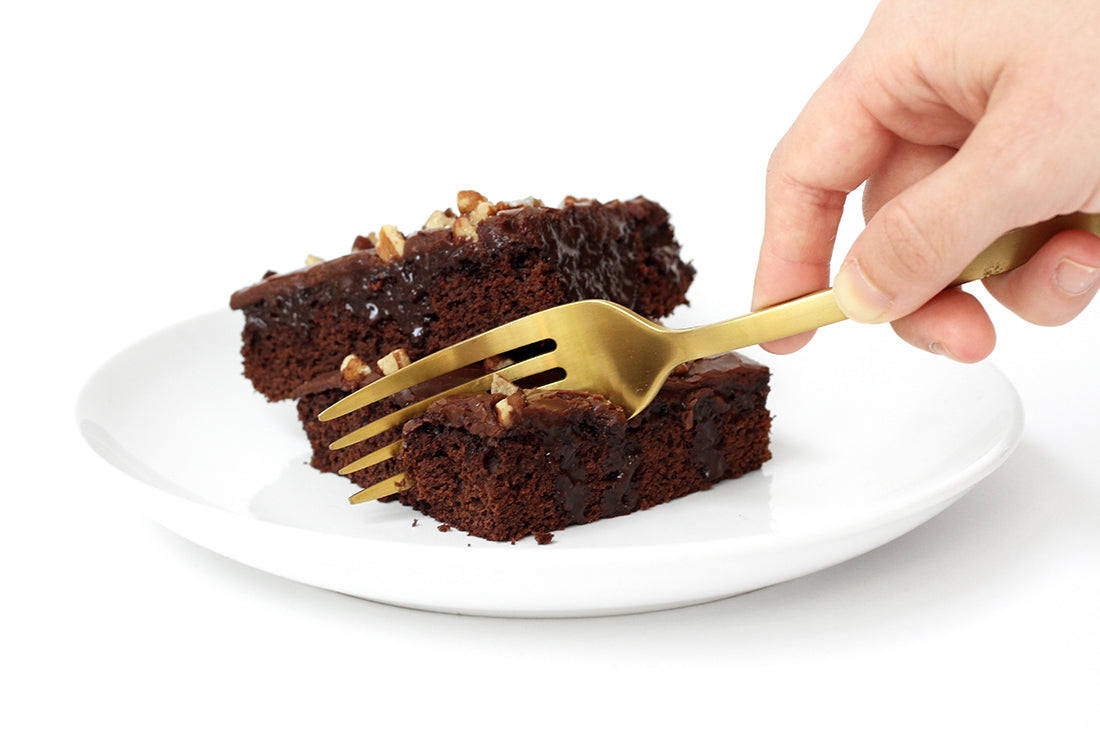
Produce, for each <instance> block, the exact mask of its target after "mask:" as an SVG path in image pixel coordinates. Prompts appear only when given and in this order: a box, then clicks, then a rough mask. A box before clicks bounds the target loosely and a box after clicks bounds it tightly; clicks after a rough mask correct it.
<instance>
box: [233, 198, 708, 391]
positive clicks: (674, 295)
mask: <svg viewBox="0 0 1100 733" xmlns="http://www.w3.org/2000/svg"><path fill="white" fill-rule="evenodd" d="M463 193H464V194H472V193H473V192H463ZM473 195H474V196H475V197H477V198H476V199H474V200H475V201H477V202H478V203H477V206H476V208H475V207H474V206H473V205H470V204H468V203H464V200H463V197H462V195H460V199H459V206H460V212H461V214H455V213H454V212H452V211H450V210H448V211H447V212H437V214H436V215H433V217H432V219H430V220H429V223H428V225H430V226H431V227H432V228H425V229H423V230H421V231H418V232H417V233H415V234H413V235H411V236H409V237H407V238H406V237H404V235H402V234H401V233H400V232H397V231H396V230H394V229H393V228H392V227H389V228H386V227H384V228H383V230H382V233H381V234H380V235H376V236H373V237H371V238H369V239H368V238H365V237H361V238H359V239H357V240H356V247H357V250H356V251H353V252H352V253H351V254H349V255H346V256H343V257H340V258H338V259H334V260H329V261H325V262H319V263H316V264H313V265H311V266H308V267H306V268H304V269H302V270H297V271H295V272H292V273H287V274H284V275H275V274H271V273H269V274H268V275H267V276H265V278H264V279H263V280H262V281H261V282H259V283H257V284H255V285H253V286H251V287H248V288H244V289H242V290H239V291H237V292H236V293H234V294H233V296H232V298H231V299H230V306H231V307H232V308H235V309H238V310H241V311H242V312H243V313H244V315H245V325H244V330H243V333H242V342H243V344H242V348H241V353H242V356H243V358H244V373H245V376H247V377H248V378H249V379H250V380H251V381H252V383H253V385H254V386H255V388H256V389H257V390H258V391H259V392H261V393H262V394H264V395H265V396H266V397H267V398H268V399H269V400H280V399H285V398H288V397H290V396H291V395H292V393H294V391H295V390H296V389H298V388H299V387H300V386H301V385H302V384H304V383H306V382H309V381H310V380H314V379H316V378H318V377H322V376H323V375H325V374H326V373H331V372H333V371H334V370H336V369H337V368H338V366H339V364H340V362H341V360H342V359H343V358H344V357H345V356H346V355H348V354H351V353H355V354H358V355H360V356H361V357H362V358H363V359H365V360H367V361H373V360H375V359H377V358H378V357H380V356H381V355H383V354H386V353H389V352H390V351H392V350H394V349H397V348H403V349H405V350H406V351H407V352H408V354H409V356H410V357H411V358H413V359H417V358H420V357H421V356H423V355H425V354H427V353H430V352H432V351H436V350H438V349H440V348H442V347H445V346H448V345H450V344H452V343H455V342H457V341H460V340H462V339H464V338H468V337H470V336H473V335H475V334H478V333H481V332H483V331H485V330H488V329H489V328H492V327H495V326H498V325H500V324H502V323H506V322H508V321H510V320H513V319H515V318H519V317H521V316H524V315H528V314H530V313H534V312H536V311H539V310H543V309H545V308H549V307H552V306H555V305H560V304H562V303H566V302H570V301H574V300H582V299H586V298H603V299H607V300H612V301H615V302H617V303H621V304H623V305H625V306H627V307H629V308H631V309H633V310H635V311H637V312H638V313H640V314H642V315H644V316H647V317H650V318H660V317H663V316H665V315H668V314H669V313H670V312H671V311H672V310H673V309H674V308H675V307H676V306H677V305H680V304H682V303H685V302H686V298H685V295H684V294H685V292H686V290H687V287H688V285H690V283H691V280H692V278H693V277H694V268H692V266H691V265H690V264H687V263H685V262H683V261H682V260H681V259H680V255H679V251H680V246H679V244H678V243H677V242H676V239H675V236H674V233H673V230H672V227H671V225H670V224H669V220H668V219H669V218H668V213H667V212H666V211H665V210H664V209H663V208H662V207H661V206H660V205H658V204H656V203H654V202H652V201H648V200H646V199H644V198H636V199H633V200H630V201H612V202H609V203H606V204H601V203H599V202H597V201H590V200H577V199H566V201H565V202H563V204H562V205H561V206H560V207H558V208H554V207H548V206H544V205H542V204H541V203H540V202H533V203H524V204H517V205H509V204H495V205H489V204H488V202H487V201H485V200H484V198H483V197H480V196H479V195H477V194H473ZM467 198H469V197H467ZM475 222H476V223H475ZM428 225H426V226H428Z"/></svg>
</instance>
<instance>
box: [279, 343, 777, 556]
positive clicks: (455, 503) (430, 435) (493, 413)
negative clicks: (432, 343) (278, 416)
mask: <svg viewBox="0 0 1100 733" xmlns="http://www.w3.org/2000/svg"><path fill="white" fill-rule="evenodd" d="M349 376H351V377H352V379H350V380H349V379H346V378H344V377H342V376H341V377H337V378H335V381H333V382H331V383H328V384H325V383H323V382H318V383H317V384H316V387H317V388H319V389H320V390H321V391H318V392H315V393H313V394H310V395H305V396H303V398H302V399H301V401H300V402H299V417H300V418H301V420H302V424H303V426H304V427H305V430H306V433H307V435H308V436H309V439H310V442H311V444H312V446H313V460H312V464H313V465H314V466H315V467H316V468H318V469H320V470H322V471H333V472H335V471H337V470H338V469H339V467H340V466H342V465H345V464H346V463H348V462H350V461H351V460H354V459H355V458H358V457H359V456H360V455H365V454H366V453H368V452H370V451H371V450H374V449H375V448H377V447H380V446H381V445H383V444H385V443H387V442H390V441H391V440H394V439H396V436H394V435H389V436H384V437H383V436H380V437H379V438H376V439H374V440H373V441H371V442H370V443H369V444H366V445H361V446H355V447H353V448H350V449H348V450H345V451H337V452H333V451H330V450H328V445H329V443H330V442H331V441H332V440H334V439H335V438H336V437H338V436H339V435H341V434H343V433H344V432H347V431H348V430H350V429H352V428H353V427H355V426H356V425H357V424H360V423H362V422H365V421H367V420H370V419H373V418H374V417H377V416H381V415H382V414H384V413H385V412H388V411H390V410H393V409H396V408H398V407H400V406H401V405H403V404H406V403H408V402H411V401H412V400H413V399H415V398H416V395H413V394H404V395H399V396H397V397H396V398H395V399H394V400H393V401H392V402H390V404H383V405H380V406H375V408H374V414H367V415H352V416H347V417H345V418H338V419H337V420H335V421H332V422H329V423H321V422H319V421H317V420H316V417H315V415H316V414H317V411H319V410H320V409H323V408H324V407H326V406H328V405H329V404H331V403H332V402H334V401H335V400H337V399H339V398H341V397H343V396H344V395H345V394H347V392H348V391H350V390H351V389H354V388H356V387H357V386H358V385H359V384H361V383H365V382H362V381H360V382H356V381H355V380H354V375H349ZM466 376H467V377H468V376H473V375H472V374H468V375H466ZM768 379H769V372H768V369H767V368H766V367H764V366H762V365H760V364H757V363H756V362H753V361H751V360H749V359H746V358H744V357H741V356H739V355H738V354H735V353H730V354H725V355H722V356H720V357H714V358H710V359H702V360H700V361H697V362H695V363H693V364H691V365H685V366H683V367H681V368H680V369H678V370H677V372H676V373H674V374H673V375H672V376H671V377H670V378H669V380H668V382H666V384H665V386H664V388H663V389H662V390H661V392H660V393H659V394H658V396H657V398H656V399H655V400H654V402H653V403H652V404H651V405H650V406H649V407H648V408H647V409H646V410H645V411H644V412H643V413H642V414H640V415H639V416H638V417H636V418H634V419H633V420H630V421H627V419H626V415H625V414H624V412H623V410H622V409H621V408H619V407H618V406H617V405H614V404H612V403H610V402H608V401H607V400H606V399H604V398H603V397H601V396H599V395H591V394H581V393H577V392H568V391H558V390H522V389H518V388H515V387H514V385H509V384H508V383H507V382H504V380H500V382H501V383H503V384H504V385H506V386H505V387H504V388H496V389H495V390H494V391H493V392H484V393H477V394H471V395H461V396H456V397H449V398H446V399H443V400H440V401H438V402H436V403H435V404H434V405H432V406H431V407H430V408H429V409H428V411H427V412H425V413H424V414H423V415H421V416H419V417H417V418H414V419H413V420H411V421H409V422H408V423H407V424H406V425H405V427H404V430H403V433H402V435H401V437H402V438H403V440H404V443H405V445H404V449H403V450H402V453H401V456H400V457H399V458H398V459H397V460H396V461H391V462H389V463H388V464H381V465H378V466H374V467H371V468H370V469H366V470H365V471H362V472H358V473H355V474H352V475H351V476H350V477H349V478H351V479H352V481H354V482H355V483H357V484H359V485H361V486H364V487H365V486H370V485H371V484H373V483H375V482H376V481H379V480H381V479H383V478H385V477H386V476H388V475H390V474H393V473H396V472H398V471H401V470H404V471H406V472H407V474H408V476H409V477H410V481H409V484H410V488H407V489H406V490H405V491H403V492H401V493H399V494H396V495H395V497H396V499H397V501H400V502H401V503H403V504H407V505H409V506H411V507H413V508H415V509H417V510H419V511H421V512H423V513H424V514H427V515H429V516H432V517H434V518H435V519H437V520H439V521H441V522H444V523H446V524H449V525H451V526H452V527H454V528H457V529H461V530H463V531H466V532H469V533H470V534H473V535H475V536H479V537H484V538H486V539H490V540H498V541H515V540H518V539H520V538H522V537H524V536H526V535H529V534H534V535H536V537H538V538H539V539H540V541H545V540H546V539H547V537H548V533H550V532H554V531H557V530H560V529H564V528H565V527H567V526H569V525H571V524H584V523H588V522H593V521H596V520H597V519H601V518H605V517H615V516H620V515H623V514H629V513H631V512H634V511H638V510H641V509H647V508H649V507H652V506H655V505H657V504H661V503H664V502H667V501H671V500H672V499H675V498H677V497H680V496H684V495H687V494H690V493H693V492H696V491H700V490H703V489H707V488H709V487H711V486H712V485H714V484H715V483H717V482H718V481H721V480H724V479H728V478H735V477H737V476H740V475H742V474H743V473H746V472H748V471H753V470H756V469H757V468H759V467H760V466H761V465H762V464H763V463H764V462H765V461H767V460H768V459H769V458H770V455H771V454H770V452H769V449H768V435H769V430H770V426H771V416H770V414H769V413H768V410H767V407H766V400H767V395H768V389H769V387H768ZM367 381H369V378H368V380H367ZM436 386H443V385H436ZM395 464H397V465H395Z"/></svg>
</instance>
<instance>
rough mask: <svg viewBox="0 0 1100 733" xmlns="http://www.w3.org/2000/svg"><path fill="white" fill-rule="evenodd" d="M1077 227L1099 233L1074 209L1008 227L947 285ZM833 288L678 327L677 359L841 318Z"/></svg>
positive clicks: (997, 268) (1097, 225)
mask: <svg viewBox="0 0 1100 733" xmlns="http://www.w3.org/2000/svg"><path fill="white" fill-rule="evenodd" d="M1070 229H1083V230H1085V231H1088V232H1092V233H1093V234H1096V235H1100V214H1086V213H1083V212H1076V213H1073V214H1065V215H1063V216H1056V217H1054V218H1053V219H1049V220H1047V221H1044V222H1040V223H1038V224H1033V225H1031V226H1027V227H1021V228H1019V229H1013V230H1012V231H1010V232H1008V233H1007V234H1004V235H1002V236H1000V237H998V238H997V240H996V241H995V242H993V244H991V245H989V246H988V247H986V248H985V249H984V250H982V252H981V253H979V254H978V256H977V257H975V258H974V259H973V260H972V261H971V262H970V264H969V265H967V266H966V268H965V269H964V270H963V271H962V272H961V273H960V274H959V276H958V277H957V278H955V280H954V281H952V283H951V285H950V286H949V287H954V286H956V285H962V284H963V283H968V282H972V281H974V280H982V279H984V278H987V277H990V276H992V275H999V274H1000V273H1002V272H1008V271H1009V270H1014V269H1015V268H1017V267H1019V266H1020V265H1022V264H1024V263H1025V262H1027V261H1028V260H1030V259H1031V258H1032V256H1033V255H1034V254H1035V253H1036V252H1038V251H1039V249H1040V248H1041V247H1042V246H1043V245H1044V244H1046V242H1047V241H1049V240H1050V238H1051V237H1053V236H1054V235H1055V234H1057V233H1059V232H1063V231H1067V230H1070ZM846 317H847V316H845V315H844V313H843V312H841V310H840V308H839V307H838V306H837V304H836V299H835V298H834V297H833V289H832V288H827V289H825V290H819V291H817V292H815V293H810V294H809V295H803V296H802V297H800V298H795V299H794V300H788V301H786V302H785V303H780V304H778V305H773V306H770V307H768V308H764V309H762V310H759V311H756V312H755V313H750V314H748V315H746V316H741V317H740V318H734V319H732V320H728V321H722V322H720V323H715V324H712V325H709V326H702V327H699V328H691V329H683V330H681V331H678V332H677V333H678V334H680V336H679V340H680V341H681V344H680V348H681V351H682V355H683V356H684V359H683V361H692V360H694V359H700V358H703V357H705V356H711V355H713V354H720V353H722V352H724V351H730V350H733V349H741V348H745V347H746V346H753V345H755V344H760V343H764V342H766V341H774V340H775V339H780V338H785V337H787V336H794V335H796V334H799V333H805V332H806V331H812V330H813V329H815V328H820V327H822V326H828V325H829V324H831V323H837V322H838V321H843V320H844V319H845V318H846Z"/></svg>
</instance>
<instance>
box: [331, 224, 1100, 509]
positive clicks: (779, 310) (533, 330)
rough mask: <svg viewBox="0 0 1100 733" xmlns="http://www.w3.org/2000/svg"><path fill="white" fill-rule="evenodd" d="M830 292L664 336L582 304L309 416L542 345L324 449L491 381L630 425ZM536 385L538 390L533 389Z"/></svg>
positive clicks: (1010, 262)
mask: <svg viewBox="0 0 1100 733" xmlns="http://www.w3.org/2000/svg"><path fill="white" fill-rule="evenodd" d="M1067 229H1084V230H1087V231H1091V232H1093V233H1096V234H1100V214H1084V213H1080V212H1079V213H1076V214H1068V215H1065V216H1059V217H1055V218H1054V219H1051V220H1049V221H1046V222H1042V223H1040V224H1036V225H1033V226H1029V227H1024V228H1021V229H1015V230H1013V231H1011V232H1009V233H1007V234H1005V235H1004V236H1002V237H1000V238H999V239H997V241H995V242H994V243H993V244H992V245H990V246H989V247H988V248H987V249H985V250H984V251H983V252H982V253H981V254H979V255H978V257H977V258H975V259H974V261H973V262H971V263H970V265H968V266H967V267H966V269H965V270H963V271H962V273H960V275H959V277H958V278H956V279H955V281H954V282H953V283H952V286H954V285H960V284H962V283H966V282H971V281H973V280H980V279H982V278H986V277H989V276H991V275H996V274H998V273H1002V272H1007V271H1008V270H1011V269H1013V268H1016V267H1019V266H1020V265H1022V264H1024V263H1025V262H1027V261H1028V259H1030V258H1031V256H1032V255H1034V254H1035V252H1037V251H1038V250H1039V248H1040V247H1041V246H1042V245H1043V244H1044V243H1045V242H1046V241H1047V240H1049V239H1050V237H1052V236H1053V235H1054V234H1057V233H1058V232H1060V231H1064V230H1067ZM844 318H845V316H844V314H843V313H841V311H840V309H839V308H838V307H837V305H836V301H835V300H834V298H833V292H832V289H831V288H830V289H827V290H821V291H818V292H816V293H811V294H810V295H805V296H803V297H801V298H796V299H794V300H791V301H788V302H786V303H781V304H779V305H775V306H772V307H770V308H765V309H763V310H760V311H756V312H754V313H750V314H748V315H744V316H741V317H739V318H734V319H732V320H728V321H723V322H721V323H715V324H712V325H708V326H699V327H697V328H687V329H668V328H665V327H663V326H660V325H658V324H656V323H654V322H652V321H650V320H647V319H645V318H642V317H641V316H639V315H637V314H636V313H634V312H633V311H631V310H629V309H627V308H624V307H623V306H621V305H617V304H615V303H611V302H608V301H603V300H584V301H579V302H576V303H568V304H566V305H561V306H558V307H556V308H551V309H549V310H545V311H542V312H540V313H535V314H532V315H529V316H526V317H524V318H520V319H518V320H515V321H512V322H511V323H508V324H505V325H503V326H500V327H498V328H494V329H492V330H490V331H487V332H485V333H483V334H480V335H478V336H474V337H473V338H470V339H467V340H465V341H462V342H460V343H458V344H455V345H454V346H450V347H448V348H446V349H442V350H441V351H438V352H436V353H434V354H430V355H428V356H426V357H424V358H423V359H420V360H418V361H416V362H413V363H412V364H411V365H409V366H407V367H405V368H403V369H400V370H398V371H396V372H394V373H392V374H390V375H388V376H385V377H383V378H382V379H379V380H378V381H376V382H374V383H372V384H369V385H367V386H366V387H364V388H362V389H360V390H358V391H357V392H354V393H352V394H350V395H348V396H347V397H345V398H344V399H342V400H340V401H339V402H337V403H336V404H334V405H332V406H331V407H329V408H328V409H326V410H324V411H323V412H321V414H320V415H319V416H318V417H319V419H321V420H332V419H334V418H337V417H341V416H343V415H347V414H349V413H351V412H354V411H355V410H358V409H360V408H362V407H365V406H366V405H369V404H372V403H374V402H377V401H378V400H380V399H384V398H386V397H389V396H392V395H395V394H397V393H399V392H401V391H402V390H405V389H408V388H410V387H413V386H415V385H418V384H421V383H423V382H425V381H427V380H429V379H432V378H434V377H438V376H440V375H443V374H447V373H449V372H452V371H454V370H456V369H460V368H463V367H466V366H468V365H471V364H477V363H478V362H481V361H482V360H484V359H487V358H490V357H493V356H496V355H500V354H502V353H504V352H512V351H515V350H517V349H520V348H523V347H530V346H531V345H532V344H542V345H543V348H542V349H541V350H542V352H543V353H538V354H537V355H535V356H532V357H530V358H528V359H525V360H523V361H519V362H518V363H515V364H511V365H509V366H506V367H504V368H502V369H498V370H497V371H496V372H493V373H492V374H486V375H485V376H483V377H480V378H477V379H474V380H472V381H469V382H466V383H465V384H462V385H460V386H458V387H454V388H451V389H448V390H445V391H443V392H440V393H438V394H435V395H433V396H431V397H429V398H426V399H422V400H420V401H419V402H416V403H414V404H412V405H409V406H408V407H405V408H403V409H399V410H396V411H395V412H392V413H390V414H388V415H386V416H385V417H382V418H380V419H378V420H375V421H373V422H371V423H368V424H367V425H364V426H363V427H361V428H359V429H357V430H354V431H352V432H350V433H348V434H347V435H344V436H343V437H342V438H340V439H338V440H336V441H335V442H333V444H332V445H331V446H330V447H331V448H332V449H333V450H338V449H340V448H345V447H347V446H350V445H354V444H355V443H358V442H360V441H363V440H367V439H368V438H371V437H374V436H376V435H380V434H381V433H384V432H386V431H387V430H390V429H391V428H395V427H398V426H399V425H402V424H403V423H404V422H405V421H406V420H408V419H409V418H411V417H414V416H415V415H418V414H420V413H421V412H423V411H424V410H425V409H427V407H428V405H430V404H431V403H432V402H434V401H435V400H437V399H439V398H440V397H444V396H449V395H453V394H462V393H469V392H479V391H485V390H487V389H488V388H489V385H490V383H491V381H492V377H493V374H499V375H500V376H501V377H504V378H505V379H508V380H509V381H513V382H514V381H517V380H520V379H525V380H529V379H531V378H532V377H534V378H535V382H536V385H535V386H538V387H542V388H549V389H568V390H574V391H578V392H597V393H599V394H602V395H604V396H605V397H607V398H608V399H610V400H611V401H612V402H614V403H616V404H618V405H620V406H621V407H622V408H623V409H625V410H626V412H627V413H628V414H629V415H630V416H631V417H634V416H635V415H637V414H638V413H639V412H641V411H642V410H643V409H644V408H645V407H646V405H648V404H649V403H650V402H651V401H652V400H653V397H654V396H655V395H656V394H657V392H658V391H659V390H660V388H661V386H662V385H663V384H664V382H665V379H666V378H667V377H668V375H669V372H671V371H672V369H673V368H675V367H676V366H677V365H679V364H682V363H684V362H687V361H693V360H695V359H699V358H702V357H705V356H711V355H713V354H720V353H724V352H726V351H731V350H734V349H741V348H745V347H747V346H752V345H754V344H759V343H763V342H766V341H772V340H775V339H778V338H783V337H786V336H793V335H795V334H799V333H803V332H805V331H810V330H813V329H815V328H819V327H821V326H827V325H829V324H830V323H836V322H838V321H841V320H844ZM540 377H542V379H543V380H544V381H540V379H539V378H540ZM400 450H401V441H400V440H398V441H396V442H394V443H391V444H389V445H387V446H386V447H384V448H381V449H379V450H377V451H374V452H373V453H371V454H369V455H367V456H364V457H363V458H360V459H359V460H357V461H354V462H352V463H349V464H348V465H347V466H345V467H344V468H342V469H341V470H340V473H341V474H349V473H353V472H355V471H358V470H361V469H363V468H366V467H368V466H373V465H375V464H378V463H381V462H382V461H385V460H388V459H390V458H393V457H395V456H397V455H398V454H399V453H400ZM404 478H405V474H404V473H398V474H396V475H394V476H391V477H390V478H388V479H386V480H384V481H381V482H379V483H377V484H375V485H373V486H371V487H369V488H366V489H364V490H362V491H360V492H359V493H357V494H355V495H354V496H352V497H351V502H352V503H360V502H364V501H370V500H372V499H377V498H380V497H382V496H387V495H389V494H393V493H397V492H398V491H401V490H402V489H403V488H405V487H404V485H403V483H402V482H403V480H404Z"/></svg>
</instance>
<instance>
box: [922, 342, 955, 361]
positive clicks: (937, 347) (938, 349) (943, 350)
mask: <svg viewBox="0 0 1100 733" xmlns="http://www.w3.org/2000/svg"><path fill="white" fill-rule="evenodd" d="M928 350H929V351H931V352H932V353H933V354H936V355H937V356H946V357H947V358H948V359H952V360H954V361H960V359H959V357H957V356H955V355H954V354H952V353H951V350H950V349H948V348H947V347H946V346H944V345H943V344H941V343H939V342H938V341H937V342H935V343H931V344H928Z"/></svg>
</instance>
